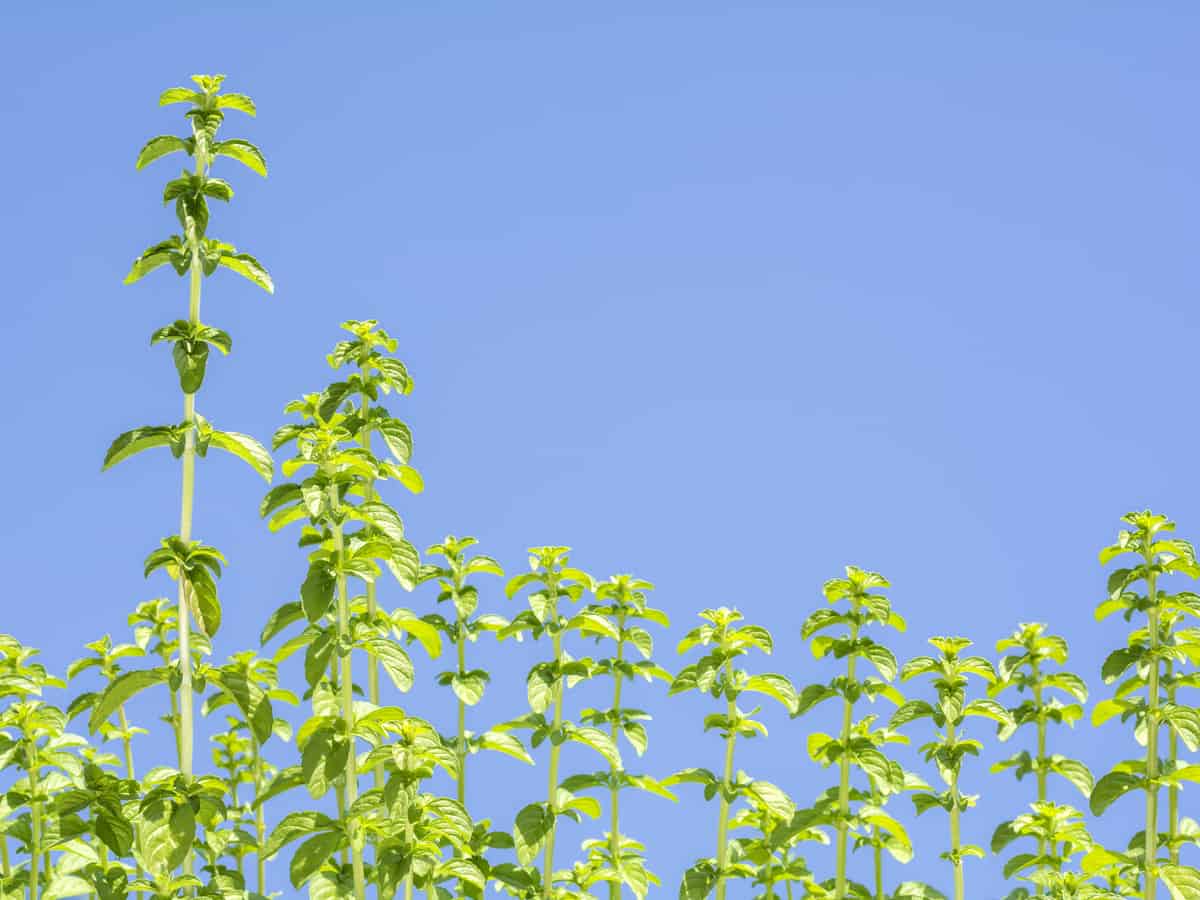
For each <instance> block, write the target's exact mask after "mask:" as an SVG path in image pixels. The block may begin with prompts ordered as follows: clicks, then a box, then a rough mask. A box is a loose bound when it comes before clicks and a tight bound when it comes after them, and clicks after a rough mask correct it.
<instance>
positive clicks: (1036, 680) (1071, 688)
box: [989, 623, 1093, 900]
mask: <svg viewBox="0 0 1200 900" xmlns="http://www.w3.org/2000/svg"><path fill="white" fill-rule="evenodd" d="M996 652H998V653H1006V655H1005V656H1003V657H1002V658H1001V660H1000V665H999V667H998V668H999V678H998V680H997V681H996V682H995V683H994V684H993V685H992V687H991V688H990V690H989V693H990V694H991V696H993V697H996V696H999V695H1000V694H1001V693H1002V692H1004V691H1006V690H1010V689H1015V690H1016V691H1017V692H1018V693H1021V694H1026V693H1027V694H1028V695H1029V696H1028V697H1027V699H1025V700H1023V701H1022V702H1021V703H1019V704H1018V705H1017V706H1015V707H1013V708H1011V709H1010V710H1009V713H1010V715H1011V716H1012V719H1013V721H1014V722H1015V723H1016V727H1017V729H1020V728H1023V727H1025V726H1032V727H1033V730H1034V731H1035V734H1036V743H1035V745H1034V751H1033V752H1032V753H1031V752H1030V751H1029V750H1027V749H1026V750H1019V751H1017V752H1016V753H1014V754H1013V755H1012V756H1010V757H1009V758H1008V759H1005V760H1003V761H1001V762H999V763H996V764H995V765H994V766H992V771H993V772H1001V771H1004V770H1006V769H1011V770H1012V772H1013V774H1014V775H1015V776H1016V777H1017V779H1018V780H1020V779H1023V778H1024V777H1025V776H1026V775H1030V774H1032V775H1034V776H1035V778H1036V781H1037V798H1036V804H1037V805H1036V806H1035V807H1034V809H1035V813H1034V815H1033V816H1032V817H1031V816H1030V815H1029V814H1028V813H1026V814H1024V815H1022V816H1020V817H1018V818H1017V819H1014V820H1012V821H1009V822H1004V823H1002V824H1001V825H1000V826H999V827H998V828H997V829H996V833H995V834H994V835H993V837H992V852H993V853H998V852H1000V851H1001V850H1002V849H1003V848H1004V847H1006V846H1008V844H1009V843H1011V842H1012V840H1014V839H1015V838H1017V837H1037V838H1038V850H1037V854H1036V855H1034V854H1031V853H1023V854H1019V855H1018V856H1016V857H1014V858H1013V859H1012V860H1011V861H1010V862H1009V863H1008V870H1009V871H1023V870H1024V869H1025V868H1027V867H1029V866H1033V867H1034V868H1035V869H1036V870H1037V872H1041V870H1043V869H1053V870H1054V871H1055V872H1057V871H1059V868H1058V867H1061V864H1062V860H1061V859H1059V858H1058V857H1057V856H1056V855H1055V853H1056V851H1055V848H1054V846H1053V845H1052V843H1050V842H1049V841H1048V839H1047V836H1048V835H1057V834H1060V833H1066V834H1068V835H1069V836H1068V837H1059V838H1056V839H1055V842H1062V843H1069V844H1070V845H1071V846H1072V847H1083V846H1085V845H1086V844H1087V843H1089V842H1088V841H1084V840H1082V839H1081V838H1080V835H1081V834H1086V829H1084V828H1083V826H1082V825H1081V824H1079V825H1078V827H1077V823H1076V815H1077V814H1076V813H1075V811H1074V810H1072V809H1071V808H1070V807H1057V806H1050V807H1048V806H1047V804H1048V803H1049V796H1048V792H1047V781H1048V780H1049V776H1050V775H1058V776H1060V777H1061V778H1064V779H1066V780H1067V781H1068V782H1070V783H1071V784H1072V785H1073V786H1074V787H1075V788H1077V789H1078V790H1079V791H1080V793H1082V794H1083V796H1084V797H1090V796H1091V793H1092V787H1093V779H1092V773H1091V771H1089V769H1088V767H1087V766H1085V765H1084V764H1083V763H1081V762H1079V761H1078V760H1075V759H1070V758H1068V757H1066V756H1063V755H1062V754H1059V753H1054V754H1051V753H1049V752H1047V748H1046V736H1047V726H1048V725H1049V723H1051V722H1053V723H1056V724H1060V725H1061V724H1063V723H1066V724H1068V725H1074V724H1075V722H1077V721H1078V720H1079V719H1080V718H1081V717H1082V716H1083V706H1082V704H1083V703H1086V702H1087V698H1088V690H1087V684H1086V683H1085V682H1084V680H1083V679H1082V678H1080V677H1079V676H1078V675H1075V674H1073V673H1071V672H1063V671H1054V670H1053V669H1051V668H1050V666H1051V665H1052V664H1056V665H1058V666H1063V665H1066V662H1067V642H1066V639H1065V638H1062V637H1059V636H1058V635H1052V634H1046V626H1045V625H1042V624H1038V623H1032V624H1025V625H1021V626H1020V627H1018V628H1017V630H1016V631H1015V632H1014V633H1013V634H1012V635H1011V636H1010V637H1007V638H1005V639H1004V640H1001V641H998V642H997V643H996ZM1052 692H1061V693H1063V694H1065V695H1066V697H1067V698H1068V700H1071V701H1074V702H1069V703H1063V702H1062V701H1061V700H1060V699H1059V698H1058V697H1056V696H1053V694H1052ZM1002 727H1003V726H1002ZM1064 829H1065V831H1064ZM1080 829H1083V831H1082V832H1081V830H1080ZM1031 880H1033V881H1034V882H1035V884H1037V885H1038V891H1039V893H1040V894H1046V893H1048V892H1049V891H1050V889H1051V886H1052V885H1051V884H1050V876H1049V875H1044V874H1043V875H1037V874H1036V873H1035V876H1034V877H1033V878H1032V879H1031ZM1027 895H1028V891H1027V890H1026V889H1025V888H1019V889H1017V890H1016V891H1014V892H1013V893H1011V894H1010V895H1009V897H1010V900H1017V898H1020V897H1024V896H1027Z"/></svg>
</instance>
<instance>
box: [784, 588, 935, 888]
mask: <svg viewBox="0 0 1200 900" xmlns="http://www.w3.org/2000/svg"><path fill="white" fill-rule="evenodd" d="M887 587H889V585H888V582H887V579H885V578H884V577H883V576H882V575H880V574H879V573H878V572H868V571H866V570H865V569H860V568H858V567H857V566H847V567H846V576H845V577H844V578H833V579H830V580H829V581H827V582H826V583H825V589H824V593H825V599H826V601H827V602H828V603H829V604H830V605H829V606H827V607H824V608H821V609H818V610H816V611H814V612H813V613H812V614H811V615H810V616H809V617H808V619H807V620H806V621H805V622H804V625H803V626H802V627H801V629H800V634H801V636H802V637H804V638H805V639H808V640H811V645H812V653H813V656H814V657H816V658H817V659H823V658H826V657H833V658H834V659H839V660H841V659H844V660H846V670H845V675H841V676H837V677H835V678H834V679H833V680H832V681H830V682H829V683H828V684H814V685H810V686H809V687H807V688H805V689H804V691H802V692H801V694H800V699H799V703H798V704H797V707H796V712H795V715H801V714H803V713H805V712H807V711H808V710H810V709H812V708H813V707H814V706H816V705H817V704H819V703H821V702H822V701H824V700H827V699H831V698H833V697H841V698H842V727H841V731H840V733H839V734H838V735H837V736H836V737H834V736H831V735H827V734H821V733H814V734H811V735H809V738H808V752H809V755H810V756H811V757H812V758H813V759H814V760H816V761H817V762H819V763H820V764H821V765H822V766H837V769H838V785H837V788H836V791H834V790H831V791H829V792H827V793H826V794H825V795H824V796H823V797H822V798H821V799H820V801H819V802H818V806H817V808H816V809H817V811H818V821H820V822H821V823H822V824H828V825H831V826H832V827H833V828H834V829H835V831H836V833H837V847H836V854H837V855H836V874H835V876H834V883H833V886H832V887H833V896H834V897H835V898H837V900H842V898H844V897H846V896H847V895H848V894H849V893H850V891H851V888H852V887H853V890H854V892H855V893H856V894H860V895H863V896H871V894H870V893H869V892H868V891H867V889H866V888H865V887H863V886H862V885H860V884H854V885H852V884H851V882H850V880H849V878H848V875H847V860H848V857H849V849H850V837H851V836H852V835H853V836H854V838H855V843H856V847H857V846H870V847H871V848H872V855H873V862H874V882H875V891H874V896H875V898H876V900H883V897H884V887H883V852H884V851H885V850H887V851H888V852H890V853H891V854H892V855H893V856H894V857H895V858H896V859H897V860H899V861H900V862H908V861H909V860H910V859H911V858H912V843H911V841H910V840H909V837H908V833H907V832H906V831H905V829H904V826H903V825H902V824H900V822H899V821H897V820H896V819H895V818H893V817H892V816H890V815H888V814H887V813H886V812H885V811H884V810H883V805H884V803H885V802H886V801H887V799H888V798H889V797H890V796H891V795H893V794H896V793H898V792H900V791H903V790H906V789H915V788H917V787H924V786H925V785H923V783H921V782H919V781H914V776H911V775H909V774H908V773H906V772H905V771H904V769H903V768H902V767H901V766H900V764H899V763H896V762H894V761H892V760H890V759H888V757H887V756H886V754H885V753H884V752H883V750H882V749H881V748H883V747H885V746H886V745H887V744H889V743H892V742H897V741H899V742H906V741H907V739H906V738H904V736H903V735H900V734H898V733H895V732H893V731H891V730H889V729H878V730H872V728H871V725H872V723H873V722H874V720H875V718H876V717H875V716H868V717H866V718H865V719H863V720H862V721H860V722H855V719H854V708H855V706H856V704H857V703H858V702H859V701H860V700H864V699H865V700H868V701H870V702H874V701H875V700H876V699H878V698H880V697H882V698H884V699H887V700H889V701H890V702H892V703H893V704H896V705H897V706H899V705H900V704H902V703H903V702H904V698H903V697H902V696H901V695H900V693H899V691H897V690H896V689H895V688H894V687H893V686H892V685H891V682H892V681H893V680H895V678H896V668H897V664H896V657H895V655H894V654H893V653H892V651H891V650H889V649H888V648H887V647H886V646H884V645H883V644H880V643H878V642H876V641H875V640H874V639H872V638H871V637H869V636H867V635H866V634H865V633H864V629H865V628H866V627H867V626H870V625H882V626H885V627H891V628H894V629H896V630H897V631H904V630H905V628H906V625H905V622H904V619H903V618H901V616H900V615H899V614H898V613H896V612H895V611H894V610H893V609H892V604H891V602H890V601H889V600H888V599H887V597H885V596H884V595H883V594H881V593H879V591H880V590H882V589H885V588H887ZM843 602H844V604H845V607H846V608H845V609H844V610H841V609H835V608H834V605H835V604H838V603H843ZM831 628H838V629H841V632H840V633H839V634H837V635H829V634H825V633H824V632H825V631H826V630H827V629H831ZM860 660H862V661H863V662H866V663H870V665H871V666H873V667H874V669H875V671H876V672H877V673H878V677H877V676H875V675H862V674H861V673H860V672H859V669H858V663H859V661H860ZM854 770H857V771H859V772H861V773H862V774H863V776H864V777H865V779H866V784H867V787H866V789H865V790H864V789H862V788H858V787H855V786H854V783H853V778H852V774H853V772H854ZM854 803H857V804H858V808H857V809H856V808H855V807H854V806H853V805H852V804H854ZM826 888H827V889H828V886H826Z"/></svg>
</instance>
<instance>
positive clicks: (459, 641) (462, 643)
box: [455, 615, 467, 807]
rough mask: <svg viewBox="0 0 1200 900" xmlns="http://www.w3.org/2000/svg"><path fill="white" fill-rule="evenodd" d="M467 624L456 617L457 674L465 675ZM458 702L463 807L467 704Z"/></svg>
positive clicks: (465, 769) (465, 790)
mask: <svg viewBox="0 0 1200 900" xmlns="http://www.w3.org/2000/svg"><path fill="white" fill-rule="evenodd" d="M466 628H467V622H466V620H465V619H464V618H463V617H462V616H461V615H460V616H459V617H458V631H457V632H456V637H455V644H456V645H457V650H458V674H459V675H460V676H462V675H465V674H466V672H467V648H466V643H467V637H466ZM456 699H457V700H458V741H457V743H456V744H455V747H456V749H457V750H458V802H459V803H461V804H462V805H463V806H464V807H465V806H466V805H467V704H466V703H465V702H464V701H463V699H462V698H461V697H457V698H456Z"/></svg>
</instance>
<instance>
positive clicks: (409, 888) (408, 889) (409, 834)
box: [404, 785, 417, 900]
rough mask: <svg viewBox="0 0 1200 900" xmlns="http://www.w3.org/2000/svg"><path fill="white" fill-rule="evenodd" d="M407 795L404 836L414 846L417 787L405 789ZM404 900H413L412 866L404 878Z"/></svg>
mask: <svg viewBox="0 0 1200 900" xmlns="http://www.w3.org/2000/svg"><path fill="white" fill-rule="evenodd" d="M405 794H406V796H407V798H408V801H407V802H406V803H405V805H404V834H405V840H406V841H407V842H408V846H409V847H410V848H411V847H412V845H413V823H412V804H413V801H414V800H416V796H417V787H416V785H411V786H410V787H408V788H406V789H405ZM404 900H413V871H412V866H409V869H408V872H407V873H406V874H405V876H404Z"/></svg>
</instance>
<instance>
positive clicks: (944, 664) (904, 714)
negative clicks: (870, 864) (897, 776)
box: [892, 637, 1016, 900]
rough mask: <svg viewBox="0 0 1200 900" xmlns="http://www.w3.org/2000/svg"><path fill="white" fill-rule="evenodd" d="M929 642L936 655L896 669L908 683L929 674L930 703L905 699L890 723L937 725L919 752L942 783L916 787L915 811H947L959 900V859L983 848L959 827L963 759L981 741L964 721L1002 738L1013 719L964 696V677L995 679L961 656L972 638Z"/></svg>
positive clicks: (965, 801)
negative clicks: (984, 725)
mask: <svg viewBox="0 0 1200 900" xmlns="http://www.w3.org/2000/svg"><path fill="white" fill-rule="evenodd" d="M929 643H930V644H932V645H933V646H934V647H936V648H937V649H938V650H939V651H941V655H940V656H938V657H932V656H918V657H916V658H914V659H911V660H909V661H908V662H907V663H905V664H904V667H903V668H902V669H901V670H900V679H901V680H902V681H908V680H909V679H910V678H915V677H917V676H919V675H929V676H931V677H932V678H933V686H934V690H935V691H936V692H937V697H936V700H935V702H934V703H928V702H926V701H924V700H909V701H907V702H905V703H904V705H903V706H901V707H900V708H899V709H897V710H896V712H895V714H894V715H893V716H892V727H894V728H895V727H899V726H901V725H904V724H905V723H907V722H912V721H914V720H916V719H925V718H928V719H930V720H932V721H933V724H934V725H935V726H936V727H937V728H939V729H941V734H940V735H938V736H937V737H936V738H935V739H934V740H933V741H930V742H929V743H927V744H925V745H924V746H923V747H922V748H921V752H922V753H923V754H924V756H925V760H926V761H927V762H932V763H934V765H936V766H937V770H938V774H939V775H941V777H942V780H943V781H944V782H945V783H946V786H947V787H946V790H945V791H943V792H942V793H940V794H935V793H933V792H931V791H929V792H927V791H921V792H919V793H916V794H914V795H913V803H914V805H915V806H916V810H917V814H918V815H920V814H921V813H923V812H925V811H926V810H928V809H933V808H934V807H940V808H941V809H944V810H946V812H948V813H949V814H950V849H949V850H948V851H947V852H945V853H943V854H942V858H943V859H946V860H949V862H950V864H951V865H952V866H953V867H954V898H955V900H964V898H965V896H966V894H965V890H964V887H963V859H965V858H966V857H968V856H980V857H982V856H983V855H984V851H983V848H982V847H976V846H974V845H972V844H967V845H964V844H963V843H962V841H961V832H960V827H959V822H960V817H961V815H962V812H963V810H965V809H968V808H969V807H972V806H974V805H975V801H976V799H977V797H976V796H973V795H968V794H963V793H962V791H961V790H960V787H959V777H960V775H961V774H962V764H963V760H964V759H965V758H966V757H967V756H968V755H971V756H978V755H979V753H980V751H981V750H982V749H983V744H982V743H980V741H978V740H976V739H974V738H968V737H965V736H964V735H963V724H964V723H965V722H966V721H967V720H968V719H971V718H984V719H991V720H992V721H995V722H998V723H999V724H1000V727H1001V736H1002V737H1006V736H1007V735H1008V734H1009V733H1010V732H1011V731H1012V729H1014V728H1016V722H1015V721H1014V720H1013V717H1012V715H1011V714H1010V713H1009V711H1008V710H1007V709H1005V708H1004V707H1003V706H1001V705H1000V704H999V703H997V702H996V701H995V700H992V699H990V698H985V697H980V698H976V699H974V700H968V699H967V687H968V676H970V675H976V676H978V677H980V678H982V679H984V681H986V682H987V684H988V685H993V684H995V683H996V681H997V676H996V671H995V670H994V669H993V668H992V664H991V663H990V662H988V661H987V660H986V659H984V658H983V657H981V656H963V655H962V652H963V651H964V650H966V649H967V648H968V647H970V646H971V641H969V640H967V639H966V638H960V637H935V638H930V639H929Z"/></svg>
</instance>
